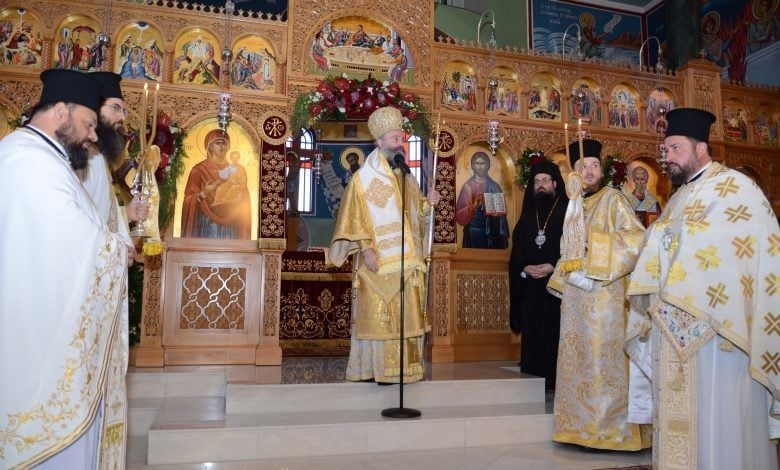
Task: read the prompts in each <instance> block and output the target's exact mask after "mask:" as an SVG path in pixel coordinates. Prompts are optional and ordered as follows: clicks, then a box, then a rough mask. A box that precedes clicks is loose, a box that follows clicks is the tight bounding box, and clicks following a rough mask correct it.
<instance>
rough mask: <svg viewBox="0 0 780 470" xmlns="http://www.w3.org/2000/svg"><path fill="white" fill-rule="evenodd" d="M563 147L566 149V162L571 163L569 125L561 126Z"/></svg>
mask: <svg viewBox="0 0 780 470" xmlns="http://www.w3.org/2000/svg"><path fill="white" fill-rule="evenodd" d="M563 140H564V142H563V147H564V148H565V149H566V161H567V162H571V156H569V123H568V122H567V123H566V124H564V125H563Z"/></svg>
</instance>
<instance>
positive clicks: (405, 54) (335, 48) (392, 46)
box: [308, 16, 414, 85]
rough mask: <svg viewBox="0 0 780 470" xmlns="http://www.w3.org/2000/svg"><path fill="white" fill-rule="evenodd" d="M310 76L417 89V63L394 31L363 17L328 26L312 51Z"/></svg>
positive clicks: (313, 44) (315, 41) (348, 18)
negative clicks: (370, 79)
mask: <svg viewBox="0 0 780 470" xmlns="http://www.w3.org/2000/svg"><path fill="white" fill-rule="evenodd" d="M309 58H310V59H311V60H310V61H309V70H308V71H309V73H311V74H314V75H320V76H326V75H341V74H342V73H346V74H347V75H348V76H349V77H350V78H357V79H364V78H368V76H369V75H371V76H372V77H374V78H376V79H377V80H379V81H390V82H398V83H399V84H401V85H414V61H413V60H412V56H411V54H410V52H409V48H408V47H407V45H406V42H405V41H404V38H403V37H401V36H400V35H399V34H398V33H397V32H396V31H395V30H393V29H392V28H390V27H389V26H387V25H385V24H382V23H380V22H378V21H376V20H373V19H370V18H366V17H363V16H345V17H342V18H339V19H336V20H333V21H331V22H329V23H326V24H325V25H323V26H322V28H321V29H320V30H319V31H318V32H317V33H316V34H315V36H314V38H313V39H312V43H311V47H310V49H309Z"/></svg>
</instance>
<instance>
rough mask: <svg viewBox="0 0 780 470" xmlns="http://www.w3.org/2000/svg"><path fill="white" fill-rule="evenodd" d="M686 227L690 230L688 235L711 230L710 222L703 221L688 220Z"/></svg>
mask: <svg viewBox="0 0 780 470" xmlns="http://www.w3.org/2000/svg"><path fill="white" fill-rule="evenodd" d="M685 226H686V227H687V228H688V235H696V234H697V233H698V232H705V231H706V230H707V229H708V228H710V224H709V222H705V221H703V220H686V221H685Z"/></svg>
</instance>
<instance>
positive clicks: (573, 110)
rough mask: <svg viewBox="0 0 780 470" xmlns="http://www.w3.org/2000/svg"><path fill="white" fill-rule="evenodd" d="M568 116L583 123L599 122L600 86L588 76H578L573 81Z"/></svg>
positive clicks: (596, 123) (597, 123)
mask: <svg viewBox="0 0 780 470" xmlns="http://www.w3.org/2000/svg"><path fill="white" fill-rule="evenodd" d="M569 116H571V120H572V121H574V122H577V120H578V119H582V123H583V124H595V125H599V124H601V87H599V86H598V85H597V84H596V82H595V81H593V80H591V79H589V78H580V79H578V80H577V81H575V82H574V86H572V88H571V95H570V98H569Z"/></svg>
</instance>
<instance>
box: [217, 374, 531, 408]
mask: <svg viewBox="0 0 780 470" xmlns="http://www.w3.org/2000/svg"><path fill="white" fill-rule="evenodd" d="M398 388H399V386H398V385H389V386H379V385H377V384H374V383H333V384H306V385H244V384H228V385H227V392H226V398H225V413H226V414H228V415H232V414H247V413H249V414H252V413H284V412H293V413H295V412H297V413H300V412H316V411H339V410H344V411H350V410H371V409H375V410H376V409H378V410H381V409H384V408H390V407H395V406H398V403H399V390H398ZM475 403H479V404H481V405H501V404H507V405H509V404H524V403H544V379H542V378H532V377H524V378H518V379H501V380H441V381H423V382H417V383H414V384H409V385H405V386H404V406H407V407H412V408H418V407H422V408H431V407H447V406H469V405H474V404H475Z"/></svg>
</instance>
